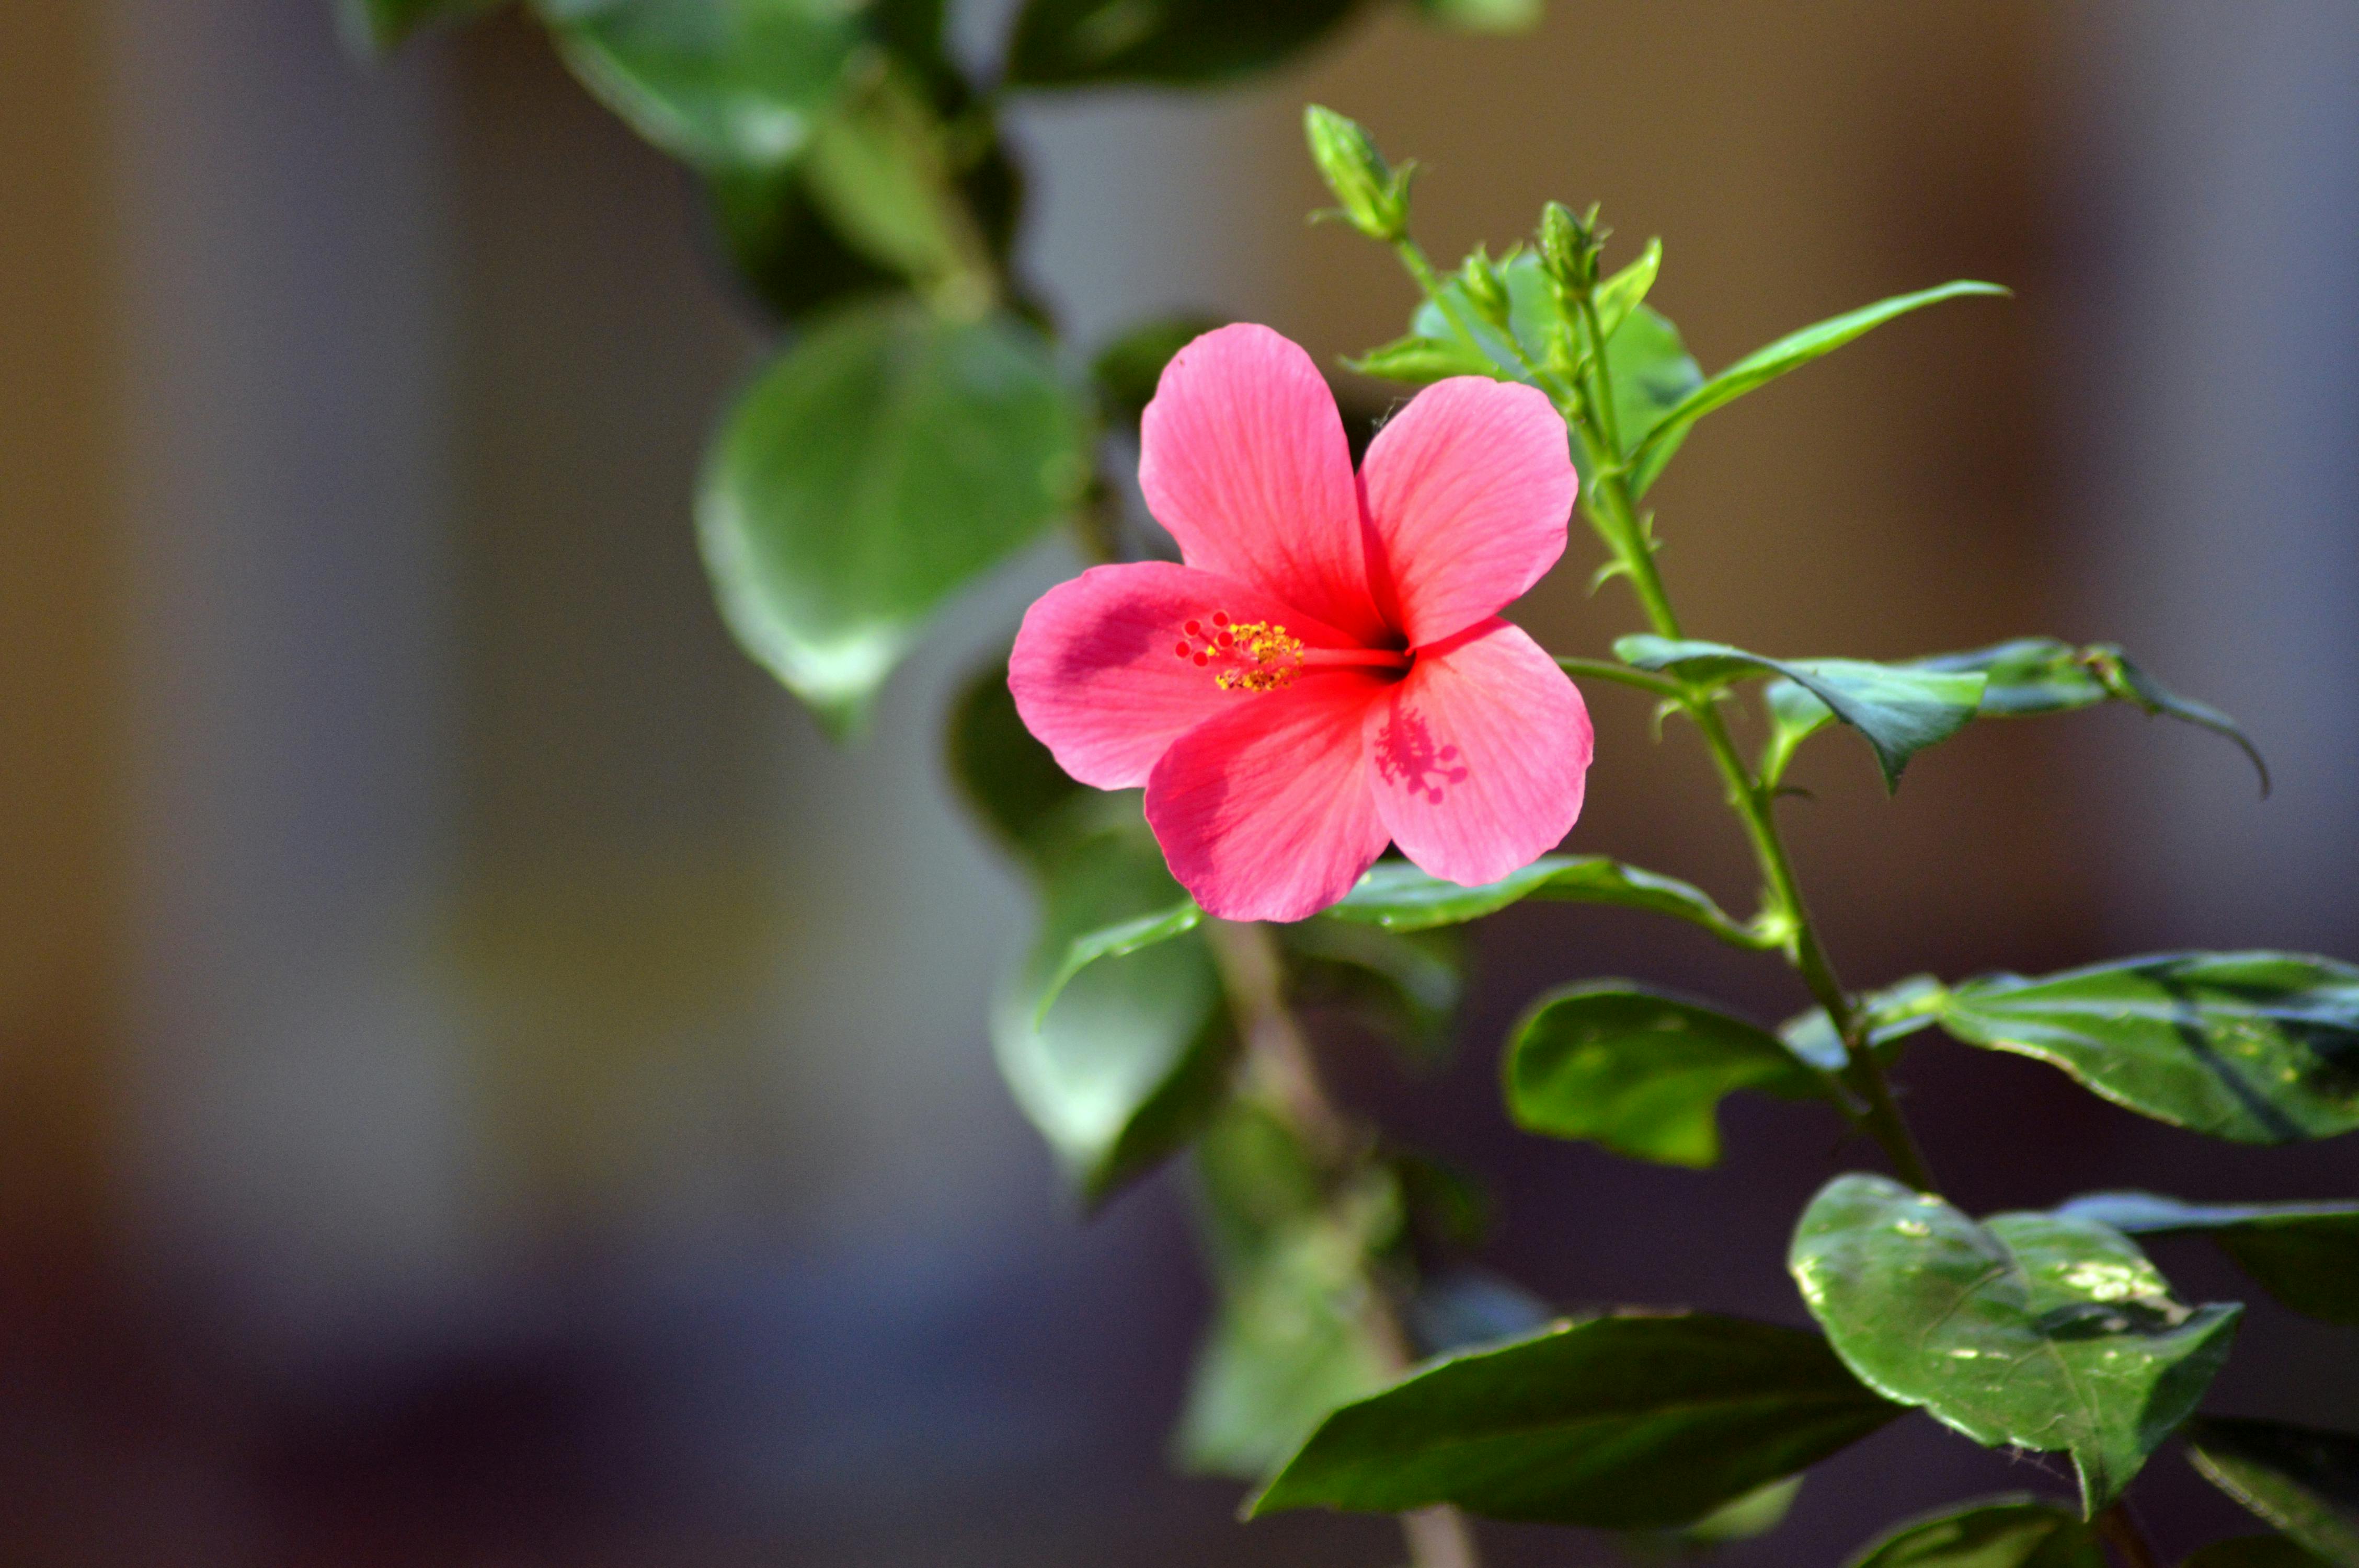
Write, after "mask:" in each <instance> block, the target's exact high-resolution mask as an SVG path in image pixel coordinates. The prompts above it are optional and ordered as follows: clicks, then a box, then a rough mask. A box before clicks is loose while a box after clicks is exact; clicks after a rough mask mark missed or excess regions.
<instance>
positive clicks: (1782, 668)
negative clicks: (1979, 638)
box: [1614, 634, 1983, 789]
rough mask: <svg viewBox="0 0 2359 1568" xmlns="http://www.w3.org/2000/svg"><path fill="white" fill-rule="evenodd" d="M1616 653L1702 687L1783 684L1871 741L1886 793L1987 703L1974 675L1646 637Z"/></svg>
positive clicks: (1625, 641)
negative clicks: (1769, 679) (1777, 679)
mask: <svg viewBox="0 0 2359 1568" xmlns="http://www.w3.org/2000/svg"><path fill="white" fill-rule="evenodd" d="M1614 654H1615V656H1616V657H1618V658H1620V659H1621V660H1622V662H1623V663H1624V664H1626V665H1630V666H1632V667H1633V668H1635V669H1641V670H1658V671H1661V672H1664V673H1666V674H1669V675H1672V676H1678V677H1679V678H1680V679H1681V680H1685V681H1690V682H1694V683H1696V684H1699V685H1704V686H1718V685H1721V684H1723V683H1725V682H1728V681H1734V680H1743V679H1746V678H1748V677H1751V676H1763V675H1770V676H1785V677H1786V678H1787V679H1788V680H1789V681H1791V682H1793V683H1794V684H1795V685H1797V686H1799V687H1802V688H1803V689H1804V690H1805V691H1807V692H1808V693H1809V694H1810V696H1811V697H1816V698H1817V699H1818V700H1819V701H1820V702H1821V703H1823V704H1824V705H1825V706H1826V707H1827V708H1829V709H1830V710H1831V711H1832V713H1833V714H1834V716H1835V717H1836V718H1838V719H1842V720H1843V722H1844V723H1846V724H1848V725H1850V726H1851V727H1852V728H1853V729H1854V730H1858V731H1859V732H1860V734H1862V735H1863V736H1864V737H1865V738H1866V740H1867V743H1868V745H1869V746H1870V747H1871V748H1872V749H1873V750H1874V751H1875V761H1876V764H1877V765H1878V766H1879V767H1881V768H1882V769H1883V770H1884V783H1885V787H1886V788H1887V789H1897V788H1898V787H1899V785H1900V773H1901V770H1902V769H1903V768H1906V767H1907V766H1908V759H1909V758H1910V757H1912V756H1914V755H1916V754H1917V753H1918V752H1921V751H1923V750H1924V749H1925V748H1926V747H1928V746H1930V745H1933V744H1934V743H1936V742H1937V741H1946V740H1948V739H1949V738H1950V737H1951V736H1952V735H1954V734H1956V733H1957V732H1958V731H1959V730H1962V729H1964V728H1965V727H1966V726H1967V725H1968V724H1970V723H1972V722H1973V718H1974V712H1975V709H1976V708H1977V707H1979V705H1980V704H1981V702H1982V695H1983V677H1982V676H1980V675H1973V674H1967V675H1951V674H1945V673H1942V672H1940V671H1935V670H1919V669H1912V668H1910V667H1909V666H1908V665H1878V664H1871V663H1868V662H1867V661H1865V660H1864V659H1772V658H1767V657H1764V656H1763V655H1762V654H1748V653H1746V652H1745V650H1744V649H1742V648H1732V647H1730V646H1729V645H1728V644H1727V643H1698V642H1690V641H1674V640H1672V639H1670V638H1668V637H1655V636H1648V635H1644V634H1641V635H1637V636H1630V637H1624V638H1622V639H1620V640H1619V641H1618V642H1616V643H1614ZM1813 727H1814V726H1813ZM1808 732H1809V731H1808V730H1803V733H1805V734H1807V733H1808ZM1773 743H1774V742H1773ZM1787 750H1788V751H1790V750H1791V745H1790V743H1789V744H1788V747H1787ZM1780 771H1782V767H1781V768H1780Z"/></svg>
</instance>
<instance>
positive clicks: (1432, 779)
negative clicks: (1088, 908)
mask: <svg viewBox="0 0 2359 1568" xmlns="http://www.w3.org/2000/svg"><path fill="white" fill-rule="evenodd" d="M1142 441H1143V450H1142V453H1141V460H1140V463H1139V470H1138V477H1139V482H1140V484H1141V486H1142V487H1143V488H1144V489H1145V491H1146V492H1147V506H1148V507H1149V509H1150V510H1152V511H1153V512H1154V514H1155V516H1156V519H1157V520H1158V522H1160V523H1161V524H1163V525H1164V526H1165V527H1166V528H1168V529H1169V530H1170V531H1171V535H1172V537H1174V538H1175V539H1177V540H1178V541H1179V542H1180V554H1181V556H1182V557H1184V559H1185V562H1186V564H1185V565H1182V566H1173V565H1170V564H1169V563H1168V562H1160V561H1157V562H1145V563H1141V564H1138V565H1134V566H1112V567H1097V568H1093V569H1092V570H1089V571H1086V572H1083V573H1082V575H1081V576H1080V577H1078V578H1075V579H1073V580H1072V581H1071V582H1067V583H1064V584H1061V585H1060V586H1059V587H1057V588H1054V589H1050V590H1049V592H1048V593H1046V594H1044V595H1043V596H1042V597H1041V598H1040V600H1039V601H1038V602H1037V603H1036V604H1034V605H1033V606H1032V608H1031V610H1030V611H1028V612H1027V614H1026V615H1025V617H1024V628H1023V630H1022V631H1021V632H1019V633H1017V634H1016V652H1015V655H1014V657H1013V658H1012V659H1011V660H1010V661H1009V665H1008V685H1009V687H1011V688H1012V689H1013V690H1014V692H1015V694H1016V709H1017V711H1018V712H1020V713H1021V714H1022V715H1023V717H1024V722H1025V724H1026V726H1027V727H1028V728H1029V729H1030V730H1031V731H1032V733H1033V734H1035V735H1037V736H1038V737H1039V739H1040V740H1041V741H1042V742H1043V743H1045V744H1046V745H1047V746H1048V748H1049V751H1051V752H1054V753H1055V754H1056V758H1057V761H1058V762H1059V763H1060V765H1061V766H1062V767H1063V768H1064V770H1065V771H1066V772H1067V773H1071V775H1072V776H1073V777H1075V778H1077V779H1079V780H1081V781H1082V783H1083V784H1094V785H1096V786H1098V787H1099V788H1101V789H1126V788H1130V787H1133V786H1136V785H1138V784H1145V785H1146V786H1147V823H1148V825H1149V826H1150V827H1152V828H1153V829H1154V831H1155V837H1156V840H1157V842H1158V843H1159V844H1161V846H1162V847H1163V854H1164V858H1165V859H1166V860H1169V862H1170V864H1171V874H1172V875H1173V876H1175V877H1177V878H1179V879H1180V882H1181V883H1182V884H1184V885H1185V886H1186V887H1187V889H1188V891H1189V892H1191V893H1193V894H1194V895H1195V897H1196V901H1197V902H1198V903H1201V904H1202V905H1203V906H1204V908H1205V909H1206V910H1207V911H1209V912H1211V913H1212V914H1216V915H1220V916H1223V917H1224V918H1227V919H1231V920H1299V919H1301V918H1302V917H1303V916H1305V915H1308V914H1314V913H1316V912H1317V911H1319V910H1321V909H1323V908H1325V907H1326V906H1327V905H1329V904H1331V903H1334V902H1335V901H1336V900H1337V899H1339V898H1342V897H1343V895H1344V894H1345V893H1346V892H1350V891H1351V888H1352V884H1353V883H1354V882H1356V881H1359V879H1360V876H1361V873H1363V872H1364V871H1366V870H1367V869H1368V867H1369V866H1370V865H1371V864H1372V863H1373V862H1374V861H1375V859H1376V857H1377V856H1378V855H1380V854H1382V853H1383V852H1384V849H1385V844H1386V841H1387V840H1390V841H1391V842H1393V843H1396V844H1398V845H1399V846H1400V848H1401V852H1402V853H1403V854H1405V855H1407V856H1408V858H1409V859H1410V860H1413V861H1415V862H1416V863H1417V864H1418V865H1419V866H1420V867H1422V868H1424V869H1425V870H1426V871H1430V872H1431V873H1432V874H1433V875H1435V876H1437V877H1443V878H1447V879H1448V880H1450V881H1455V882H1462V883H1465V884H1467V885H1469V886H1473V885H1477V884H1480V883H1483V882H1489V881H1497V880H1498V879H1499V878H1501V877H1504V876H1506V875H1507V873H1509V872H1510V871H1515V870H1517V868H1519V867H1521V866H1525V865H1527V864H1529V863H1530V862H1531V861H1532V860H1536V859H1537V858H1538V857H1539V856H1540V855H1542V854H1544V853H1546V852H1547V851H1548V850H1549V849H1552V848H1554V847H1555V845H1556V844H1557V842H1558V841H1559V840H1560V839H1561V838H1563V837H1564V836H1565V834H1566V833H1567V832H1568V831H1569V830H1570V829H1571V827H1572V824H1573V819H1574V818H1575V817H1576V816H1579V815H1580V814H1581V795H1582V780H1583V778H1584V776H1585V775H1586V773H1587V772H1588V769H1589V757H1590V750H1591V743H1592V742H1591V735H1590V727H1589V712H1588V709H1587V708H1586V707H1584V706H1583V704H1582V700H1581V694H1580V693H1579V692H1578V691H1576V690H1575V689H1574V688H1573V685H1572V683H1571V681H1570V680H1568V679H1566V678H1565V676H1564V673H1563V672H1562V671H1561V670H1560V669H1558V668H1557V665H1556V662H1555V661H1554V660H1553V659H1551V658H1550V657H1549V655H1548V654H1546V653H1544V652H1542V651H1541V649H1540V647H1539V645H1538V643H1534V642H1533V641H1532V640H1531V638H1530V637H1528V636H1527V635H1525V633H1523V632H1521V631H1520V630H1518V629H1517V628H1516V627H1514V626H1511V625H1509V624H1508V623H1507V622H1505V621H1502V620H1500V619H1498V616H1497V611H1499V609H1500V608H1501V607H1502V606H1504V605H1506V603H1507V602H1508V601H1509V600H1513V599H1515V598H1517V596H1518V595H1520V594H1522V593H1523V592H1524V591H1525V590H1526V589H1528V588H1530V587H1531V586H1532V584H1534V583H1535V582H1538V580H1539V579H1540V577H1541V575H1542V574H1544V573H1545V572H1546V571H1547V570H1548V569H1549V567H1551V566H1553V565H1555V564H1556V559H1557V557H1559V556H1560V555H1562V554H1563V553H1564V545H1565V525H1566V522H1567V520H1568V519H1569V517H1570V516H1571V511H1572V501H1573V492H1574V489H1575V486H1576V484H1577V482H1578V481H1576V479H1575V476H1574V474H1573V469H1572V460H1571V456H1570V454H1569V452H1568V450H1567V448H1566V444H1565V431H1564V425H1563V422H1562V421H1561V420H1560V419H1559V418H1558V417H1557V415H1556V412H1555V410H1554V409H1552V408H1551V407H1549V402H1548V399H1547V398H1545V397H1544V396H1542V395H1540V394H1539V393H1538V392H1537V391H1535V390H1533V389H1532V388H1530V387H1528V386H1512V385H1507V384H1503V383H1500V382H1495V381H1489V380H1485V379H1484V378H1482V377H1479V376H1462V377H1459V378H1457V379H1454V380H1451V381H1444V382H1440V383H1437V384H1434V385H1432V386H1430V387H1428V388H1426V389H1425V390H1424V391H1423V392H1420V393H1419V394H1418V395H1417V397H1416V398H1415V399H1414V400H1412V401H1411V402H1410V404H1409V405H1408V407H1406V408H1404V409H1402V410H1401V412H1400V413H1399V414H1398V415H1397V416H1395V417H1394V418H1393V419H1392V420H1391V421H1390V422H1389V423H1387V424H1386V426H1385V427H1384V428H1383V429H1382V430H1380V431H1379V432H1377V435H1376V438H1375V442H1374V443H1373V444H1371V445H1370V446H1369V448H1368V454H1367V461H1366V463H1365V464H1364V466H1363V467H1362V469H1361V470H1360V472H1359V473H1358V474H1357V475H1354V474H1353V471H1352V459H1351V452H1350V449H1349V448H1348V447H1347V446H1346V445H1345V444H1344V440H1343V419H1342V417H1341V416H1339V415H1338V414H1337V413H1336V410H1335V401H1334V399H1333V398H1332V396H1331V395H1329V393H1328V391H1327V384H1326V382H1325V381H1324V380H1322V379H1321V376H1320V374H1319V371H1318V368H1317V367H1316V366H1315V365H1313V364H1312V363H1311V362H1310V355H1308V354H1306V353H1305V352H1303V351H1302V350H1301V349H1299V348H1298V347H1297V346H1296V345H1294V344H1293V343H1291V342H1289V341H1287V340H1286V339H1284V338H1282V337H1280V336H1278V334H1277V333H1276V332H1273V331H1271V330H1269V329H1268V328H1266V327H1256V326H1250V325H1243V326H1234V327H1223V328H1222V329H1221V330H1218V331H1215V332H1207V333H1206V334H1204V335H1203V336H1202V337H1201V338H1198V339H1197V340H1196V341H1194V342H1192V343H1190V344H1189V345H1188V347H1186V348H1185V349H1182V350H1181V351H1180V353H1179V355H1178V356H1177V357H1176V358H1174V359H1173V360H1172V362H1171V363H1170V365H1169V367H1168V368H1167V369H1166V370H1165V371H1164V373H1163V380H1162V384H1160V385H1159V386H1158V388H1157V390H1156V395H1155V401H1154V402H1153V403H1151V404H1149V405H1148V406H1147V418H1146V423H1145V427H1144V429H1143V431H1142Z"/></svg>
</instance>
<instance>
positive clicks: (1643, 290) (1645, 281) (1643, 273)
mask: <svg viewBox="0 0 2359 1568" xmlns="http://www.w3.org/2000/svg"><path fill="white" fill-rule="evenodd" d="M1662 270H1663V242H1662V241H1660V240H1648V241H1647V248H1646V249H1645V250H1644V251H1642V252H1640V253H1639V255H1638V259H1637V260H1636V261H1634V262H1632V263H1631V264H1630V265H1628V266H1625V267H1624V268H1623V269H1622V270H1621V271H1620V272H1617V273H1615V274H1614V276H1612V277H1609V278H1606V279H1605V280H1604V281H1603V282H1602V283H1600V284H1599V285H1598V286H1597V291H1596V293H1595V295H1594V296H1593V300H1594V302H1595V304H1596V307H1597V330H1598V331H1599V332H1601V333H1603V335H1604V336H1605V338H1606V339H1607V340H1608V341H1611V340H1612V339H1613V336H1614V333H1615V332H1616V331H1617V330H1620V328H1621V326H1622V323H1623V322H1625V321H1626V320H1628V319H1630V312H1631V311H1633V310H1636V308H1638V307H1639V306H1640V305H1641V304H1642V303H1644V302H1645V300H1646V297H1647V290H1648V289H1650V288H1652V287H1655V275H1656V274H1658V273H1659V272H1661V271H1662Z"/></svg>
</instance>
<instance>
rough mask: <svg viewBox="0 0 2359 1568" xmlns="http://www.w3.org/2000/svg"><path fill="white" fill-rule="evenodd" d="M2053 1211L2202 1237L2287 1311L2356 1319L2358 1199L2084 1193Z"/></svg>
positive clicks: (2127, 1231)
mask: <svg viewBox="0 0 2359 1568" xmlns="http://www.w3.org/2000/svg"><path fill="white" fill-rule="evenodd" d="M2056 1212H2057V1213H2059V1214H2069V1215H2074V1216H2077V1217H2081V1218H2083V1219H2093V1220H2096V1221H2098V1222H2100V1223H2102V1224H2104V1225H2110V1226H2112V1227H2114V1229H2115V1230H2118V1231H2120V1232H2122V1233H2123V1234H2124V1235H2125V1236H2180V1235H2189V1234H2192V1235H2199V1236H2208V1237H2210V1238H2212V1242H2213V1243H2214V1244H2216V1245H2217V1246H2218V1247H2219V1249H2220V1250H2222V1251H2223V1252H2225V1253H2226V1254H2228V1256H2229V1257H2230V1258H2232V1259H2234V1260H2235V1261H2236V1263H2237V1265H2238V1266H2239V1267H2241V1268H2242V1269H2243V1270H2244V1271H2245V1272H2246V1273H2247V1274H2250V1275H2251V1276H2253V1278H2255V1279H2256V1280H2258V1281H2260V1282H2261V1283H2262V1284H2263V1285H2264V1286H2266V1287H2267V1289H2268V1292H2269V1294H2271V1295H2273V1296H2275V1297H2277V1300H2279V1301H2281V1302H2283V1303H2285V1304H2286V1305H2288V1306H2289V1307H2291V1308H2292V1309H2293V1310H2294V1311H2296V1312H2299V1313H2307V1314H2309V1315H2310V1316H2311V1317H2316V1318H2323V1319H2324V1320H2326V1321H2327V1322H2328V1323H2344V1324H2354V1325H2359V1202H2342V1203H2243V1204H2237V1203H2213V1204H2197V1203H2181V1202H2180V1200H2179V1199H2177V1198H2167V1197H2160V1196H2158V1195H2155V1194H2153V1193H2091V1194H2089V1195H2087V1196H2086V1197H2077V1198H2074V1199H2073V1200H2072V1201H2071V1203H2068V1204H2065V1205H2064V1206H2061V1207H2060V1208H2059V1209H2058V1210H2057V1211H2056Z"/></svg>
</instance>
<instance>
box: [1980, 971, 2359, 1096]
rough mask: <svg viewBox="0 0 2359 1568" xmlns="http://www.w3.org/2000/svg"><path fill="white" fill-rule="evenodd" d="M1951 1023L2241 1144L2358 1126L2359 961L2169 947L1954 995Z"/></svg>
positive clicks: (1996, 981) (1983, 983)
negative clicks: (2151, 954) (2358, 964)
mask: <svg viewBox="0 0 2359 1568" xmlns="http://www.w3.org/2000/svg"><path fill="white" fill-rule="evenodd" d="M1941 1027H1942V1028H1943V1029H1945V1030H1947V1031H1948V1032H1949V1033H1951V1034H1952V1035H1954V1036H1956V1037H1957V1038H1958V1039H1960V1040H1962V1041H1964V1042H1965V1043H1966V1044H1970V1045H1981V1046H1986V1047H1988V1048H1990V1049H1993V1050H1998V1051H2010V1052H2014V1053H2015V1054H2018V1055H2024V1056H2031V1057H2035V1058H2037V1059H2038V1060H2039V1061H2043V1062H2047V1063H2049V1064H2050V1065H2054V1066H2057V1067H2060V1068H2062V1069H2063V1070H2064V1071H2065V1072H2067V1073H2069V1074H2071V1076H2073V1077H2074V1078H2076V1079H2078V1080H2079V1081H2080V1082H2081V1083H2082V1084H2083V1085H2085V1086H2087V1087H2089V1088H2090V1089H2092V1090H2093V1091H2094V1092H2095V1093H2097V1094H2099V1095H2102V1096H2104V1098H2106V1099H2109V1100H2112V1101H2113V1102H2114V1104H2115V1105H2119V1106H2123V1107H2125V1108H2128V1109H2130V1110H2134V1111H2136V1112H2138V1113H2139V1114H2140V1115H2143V1116H2150V1117H2153V1118H2155V1119H2157V1120H2158V1121H2168V1122H2170V1123H2173V1124H2174V1125H2176V1126H2180V1127H2186V1128H2191V1129H2193V1130H2195V1131H2198V1132H2204V1133H2209V1134H2211V1135H2212V1137H2214V1138H2224V1139H2228V1140H2230V1141H2234V1142H2238V1143H2288V1142H2293V1141H2297V1140H2300V1139H2309V1138H2332V1137H2334V1136H2336V1135H2338V1134H2341V1133H2344V1132H2349V1131H2351V1130H2354V1128H2359V968H2354V967H2353V966H2352V965H2349V964H2344V963H2339V962H2337V961H2335V960H2334V959H2332V958H2314V957H2305V956H2303V955H2300V954H2295V953H2267V952H2256V953H2164V954H2158V955H2156V956H2154V957H2142V958H2124V959H2118V960H2115V961H2114V962H2113V963H2109V964H2095V965H2092V966H2090V967H2089V968H2084V969H2070V970H2067V971H2065V972H2064V973H2062V974H2058V975H2049V976H2048V977H2046V978H2045V979H2023V978H2022V977H2020V976H2017V975H1993V976H1986V977H1984V978H1983V979H1973V980H1968V981H1965V982H1964V983H1962V984H1961V985H1959V986H1957V987H1955V988H1954V989H1951V992H1950V994H1949V997H1948V999H1947V1000H1945V1002H1944V1003H1943V1005H1942V1008H1941Z"/></svg>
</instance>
